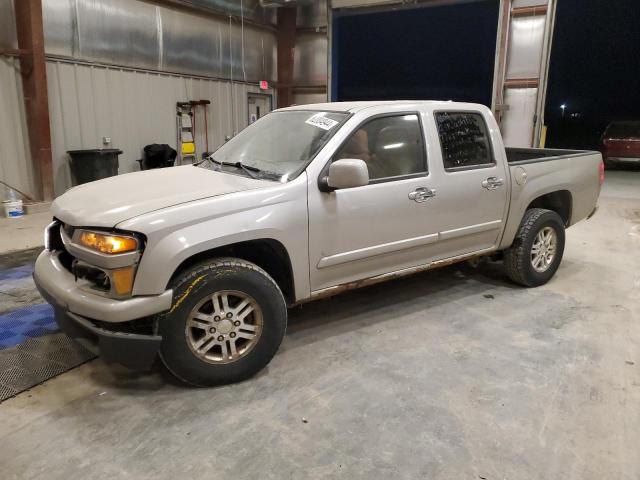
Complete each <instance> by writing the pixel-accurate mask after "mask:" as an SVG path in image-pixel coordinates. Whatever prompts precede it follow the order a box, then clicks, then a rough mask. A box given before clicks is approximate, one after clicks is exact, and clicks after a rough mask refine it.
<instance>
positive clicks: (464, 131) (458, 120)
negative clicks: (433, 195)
mask: <svg viewBox="0 0 640 480" xmlns="http://www.w3.org/2000/svg"><path fill="white" fill-rule="evenodd" d="M435 118H436V125H437V127H438V135H439V137H440V147H441V149H442V161H443V162H444V168H445V169H446V170H457V169H464V168H469V167H482V166H490V165H493V164H494V163H495V161H494V159H493V152H492V150H491V142H490V140H489V132H488V129H487V124H486V123H485V121H484V118H483V117H482V115H481V114H479V113H472V112H436V114H435Z"/></svg>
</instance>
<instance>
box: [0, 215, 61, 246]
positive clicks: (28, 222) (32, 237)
mask: <svg viewBox="0 0 640 480" xmlns="http://www.w3.org/2000/svg"><path fill="white" fill-rule="evenodd" d="M50 223H51V213H49V212H48V211H46V212H39V213H33V214H30V215H25V216H24V217H20V218H0V255H1V254H5V253H9V252H13V251H19V250H26V249H28V248H34V247H40V246H42V244H43V242H44V229H45V227H46V226H47V225H48V224H50Z"/></svg>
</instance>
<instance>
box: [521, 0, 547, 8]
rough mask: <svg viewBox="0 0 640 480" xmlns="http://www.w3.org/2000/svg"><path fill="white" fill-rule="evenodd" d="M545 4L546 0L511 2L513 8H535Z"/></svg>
mask: <svg viewBox="0 0 640 480" xmlns="http://www.w3.org/2000/svg"><path fill="white" fill-rule="evenodd" d="M547 4H548V0H513V8H522V7H536V6H538V5H547Z"/></svg>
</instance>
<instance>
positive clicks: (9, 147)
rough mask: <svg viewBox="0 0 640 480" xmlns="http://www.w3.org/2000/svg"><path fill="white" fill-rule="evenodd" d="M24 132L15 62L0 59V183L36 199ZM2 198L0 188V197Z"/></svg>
mask: <svg viewBox="0 0 640 480" xmlns="http://www.w3.org/2000/svg"><path fill="white" fill-rule="evenodd" d="M26 132H27V124H26V116H25V108H24V100H23V96H22V78H21V76H20V72H19V65H18V60H17V59H14V58H6V57H5V58H2V57H0V180H2V181H3V182H6V183H8V184H9V185H12V186H14V187H16V188H17V189H19V190H21V191H22V192H24V193H26V194H27V195H31V196H33V197H36V196H37V195H38V187H37V183H36V172H35V169H34V165H33V163H32V159H31V154H30V149H29V139H28V137H27V136H26ZM3 194H4V188H3V187H1V186H0V197H2V196H3ZM3 199H4V198H0V200H3Z"/></svg>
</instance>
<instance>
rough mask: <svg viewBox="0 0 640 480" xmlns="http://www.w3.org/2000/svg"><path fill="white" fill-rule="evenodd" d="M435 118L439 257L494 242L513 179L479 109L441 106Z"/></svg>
mask: <svg viewBox="0 0 640 480" xmlns="http://www.w3.org/2000/svg"><path fill="white" fill-rule="evenodd" d="M433 120H434V122H435V127H436V131H437V136H438V139H439V143H440V149H439V150H440V154H441V158H440V160H439V162H438V165H437V166H438V171H437V173H436V172H434V177H436V178H434V185H435V187H436V188H437V191H438V196H437V202H435V203H434V204H437V215H438V218H437V224H438V232H439V241H438V246H437V252H434V253H436V259H438V258H448V257H453V256H457V255H463V254H467V253H472V252H476V251H480V250H485V249H489V248H491V247H494V246H495V245H496V244H497V243H498V241H499V237H500V235H501V233H502V230H503V221H504V216H505V210H506V208H507V200H508V186H509V183H508V178H507V174H508V172H507V171H506V167H505V165H504V161H503V160H502V159H500V161H497V159H496V156H495V155H494V146H493V144H492V139H491V134H490V131H489V128H488V126H487V123H486V121H485V118H484V116H483V114H482V113H481V112H479V111H436V112H434V115H433Z"/></svg>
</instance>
